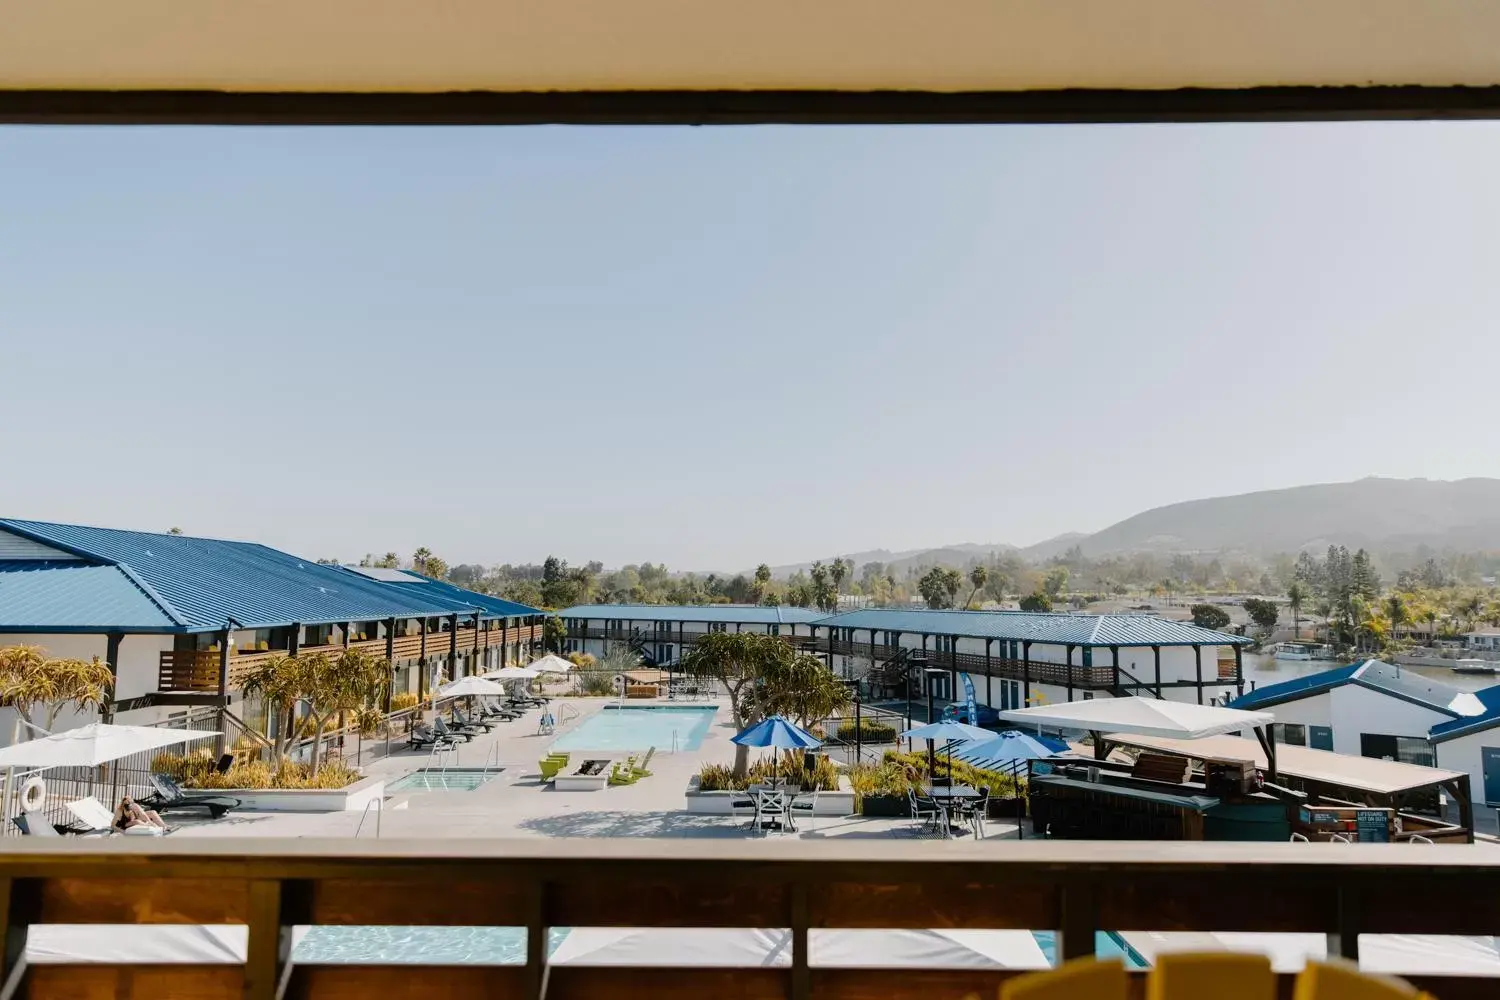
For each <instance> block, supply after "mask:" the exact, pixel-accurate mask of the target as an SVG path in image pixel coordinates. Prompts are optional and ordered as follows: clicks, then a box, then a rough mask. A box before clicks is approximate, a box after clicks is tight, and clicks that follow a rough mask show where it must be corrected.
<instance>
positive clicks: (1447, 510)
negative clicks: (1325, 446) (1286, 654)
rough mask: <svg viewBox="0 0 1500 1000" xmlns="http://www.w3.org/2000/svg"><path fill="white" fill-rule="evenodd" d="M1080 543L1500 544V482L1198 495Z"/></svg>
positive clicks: (1249, 548) (1121, 547) (1156, 548)
mask: <svg viewBox="0 0 1500 1000" xmlns="http://www.w3.org/2000/svg"><path fill="white" fill-rule="evenodd" d="M1077 544H1079V545H1080V546H1081V547H1082V549H1083V551H1084V553H1085V554H1086V555H1090V556H1099V555H1107V554H1109V553H1113V552H1142V551H1146V552H1204V551H1223V550H1241V551H1246V552H1258V553H1270V552H1296V551H1298V550H1301V549H1314V550H1316V549H1322V548H1326V547H1327V546H1328V545H1331V544H1332V545H1347V546H1349V547H1350V548H1356V547H1360V546H1363V547H1365V548H1369V549H1374V550H1382V551H1410V550H1411V549H1414V548H1416V547H1417V546H1418V545H1424V544H1425V545H1429V546H1432V547H1433V548H1437V549H1443V548H1454V549H1461V550H1485V549H1500V479H1461V480H1458V481H1457V482H1444V481H1440V480H1429V479H1378V478H1371V479H1360V480H1357V481H1356V482H1352V483H1325V484H1322V485H1317V486H1296V487H1293V488H1291V489H1285V490H1263V491H1261V492H1258V493H1245V494H1241V495H1239V496H1231V497H1215V498H1213V499H1209V500H1189V501H1187V502H1185V503H1174V504H1169V505H1168V506H1166V507H1157V508H1155V509H1154V510H1148V511H1145V512H1144V513H1141V514H1137V515H1135V516H1134V517H1130V518H1126V519H1125V520H1123V521H1120V522H1119V523H1117V524H1114V525H1111V526H1110V527H1108V528H1105V529H1104V530H1103V531H1099V532H1096V533H1094V534H1092V535H1089V536H1087V537H1086V538H1083V539H1080V540H1079V541H1078V543H1077Z"/></svg>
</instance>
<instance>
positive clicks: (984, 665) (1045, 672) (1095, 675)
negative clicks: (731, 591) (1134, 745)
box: [812, 636, 1115, 690]
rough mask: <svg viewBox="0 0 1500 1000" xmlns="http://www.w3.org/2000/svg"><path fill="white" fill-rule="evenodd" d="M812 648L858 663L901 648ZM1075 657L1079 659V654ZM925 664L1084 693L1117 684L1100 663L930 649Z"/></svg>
mask: <svg viewBox="0 0 1500 1000" xmlns="http://www.w3.org/2000/svg"><path fill="white" fill-rule="evenodd" d="M812 648H813V649H815V650H817V651H819V652H828V653H833V654H834V655H836V656H852V657H854V658H855V659H856V660H869V659H870V657H871V654H873V655H874V657H875V659H876V661H877V662H879V661H882V660H886V659H889V658H890V657H892V656H894V655H896V653H897V652H898V650H899V647H895V646H880V645H871V644H870V643H868V642H847V641H845V640H843V639H834V640H829V639H828V638H826V637H824V636H819V637H818V639H817V640H816V641H815V642H814V643H812ZM913 652H914V654H915V655H918V656H920V654H921V651H920V650H914V651H913ZM1074 655H1075V656H1078V654H1077V653H1076V652H1075V653H1074ZM925 665H926V666H929V667H936V668H938V669H947V668H950V667H952V668H954V669H957V670H960V671H962V672H964V673H969V674H978V675H980V676H985V675H988V676H991V677H1003V678H1005V679H1007V680H1017V681H1022V680H1026V679H1027V678H1030V679H1031V680H1032V681H1033V682H1036V683H1040V684H1056V685H1059V686H1061V687H1067V686H1068V685H1069V684H1070V683H1071V684H1072V686H1073V687H1075V688H1079V689H1082V690H1092V689H1108V688H1112V687H1114V684H1115V671H1114V668H1113V667H1110V666H1100V665H1098V664H1097V663H1096V664H1093V665H1092V666H1087V667H1086V666H1084V665H1083V664H1081V663H1075V664H1073V667H1072V670H1071V672H1070V671H1069V668H1068V666H1067V665H1066V664H1063V663H1043V662H1041V661H1039V660H1031V661H1029V662H1028V661H1026V660H1022V659H1012V658H1010V657H1005V656H991V657H989V658H988V659H986V658H985V656H984V654H983V653H940V652H936V651H934V650H931V649H929V650H928V651H927V654H926V660H925Z"/></svg>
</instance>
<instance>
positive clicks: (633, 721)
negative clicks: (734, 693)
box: [552, 705, 718, 751]
mask: <svg viewBox="0 0 1500 1000" xmlns="http://www.w3.org/2000/svg"><path fill="white" fill-rule="evenodd" d="M717 711H718V709H717V708H715V707H714V706H712V705H605V706H604V707H603V708H602V709H600V710H599V711H598V712H596V713H594V714H593V715H591V716H589V717H588V718H587V719H584V720H583V722H582V724H581V725H579V727H578V728H577V729H575V730H573V731H572V732H571V733H568V734H566V735H564V736H563V737H561V738H560V739H559V740H558V741H557V742H556V743H553V744H552V749H553V750H647V749H649V748H651V747H655V748H656V749H657V750H658V751H667V750H672V749H677V750H696V749H698V748H699V747H700V746H702V745H703V737H704V735H705V734H706V733H707V732H708V727H709V724H710V723H711V722H713V719H714V713H715V712H717Z"/></svg>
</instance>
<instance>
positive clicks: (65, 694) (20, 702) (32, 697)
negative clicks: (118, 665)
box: [0, 646, 115, 740]
mask: <svg viewBox="0 0 1500 1000" xmlns="http://www.w3.org/2000/svg"><path fill="white" fill-rule="evenodd" d="M114 682H115V679H114V675H113V674H112V673H110V669H109V666H108V665H107V664H105V663H103V662H102V661H101V660H100V659H99V658H98V657H97V656H96V657H94V658H93V659H92V660H76V659H66V658H61V659H60V658H54V657H50V656H48V655H47V651H46V650H45V649H43V648H42V647H41V646H7V647H6V648H4V649H0V705H4V706H8V707H10V708H14V709H15V710H16V714H17V715H18V716H20V720H23V721H24V722H25V723H26V724H27V725H26V726H25V727H23V726H21V725H20V722H19V721H18V723H17V727H16V728H17V730H21V729H25V735H24V738H26V739H30V738H31V732H32V728H31V727H36V728H41V729H51V728H52V726H53V725H54V724H55V723H56V722H57V716H58V713H60V712H61V711H62V710H63V709H64V708H66V707H69V706H71V707H73V708H75V709H78V710H79V711H87V710H88V709H97V708H100V707H102V706H103V705H104V704H105V702H107V701H108V700H109V696H110V692H111V690H113V688H114ZM43 709H45V712H46V714H45V716H44V718H45V720H46V721H45V722H42V723H39V722H38V721H37V719H36V718H35V715H34V713H36V712H38V711H40V710H43ZM21 738H22V734H21V733H20V732H17V733H16V734H15V737H14V739H15V740H19V739H21Z"/></svg>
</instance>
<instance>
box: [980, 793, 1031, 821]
mask: <svg viewBox="0 0 1500 1000" xmlns="http://www.w3.org/2000/svg"><path fill="white" fill-rule="evenodd" d="M986 818H988V819H1025V818H1026V797H1025V796H1024V795H1023V796H1022V797H1021V798H1020V799H1019V800H1017V799H997V798H994V797H993V796H991V798H990V807H989V809H988V811H987V812H986Z"/></svg>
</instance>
